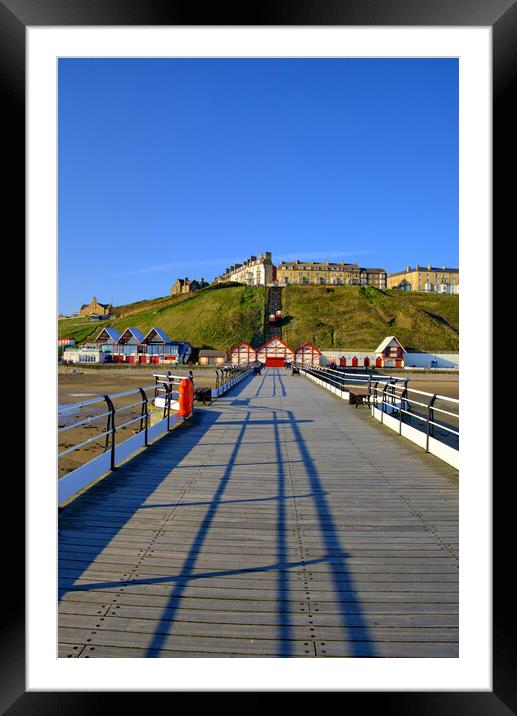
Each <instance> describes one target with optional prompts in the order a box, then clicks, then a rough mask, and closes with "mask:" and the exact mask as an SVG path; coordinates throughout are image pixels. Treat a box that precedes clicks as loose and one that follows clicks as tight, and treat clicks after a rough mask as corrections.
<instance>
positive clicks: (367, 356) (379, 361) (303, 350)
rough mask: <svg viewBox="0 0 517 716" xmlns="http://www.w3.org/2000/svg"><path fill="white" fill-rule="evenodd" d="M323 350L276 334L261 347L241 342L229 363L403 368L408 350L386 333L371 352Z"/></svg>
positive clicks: (233, 351) (277, 365) (279, 365)
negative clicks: (294, 345)
mask: <svg viewBox="0 0 517 716" xmlns="http://www.w3.org/2000/svg"><path fill="white" fill-rule="evenodd" d="M325 353H326V355H324V354H323V352H322V351H321V350H320V349H319V348H316V346H314V345H313V344H312V343H304V344H303V345H301V346H300V347H299V348H296V349H293V348H291V347H290V346H289V345H287V343H285V341H283V340H282V339H281V338H280V337H278V336H275V337H273V338H271V339H270V340H269V341H266V343H264V345H262V346H261V347H260V348H253V347H252V346H250V345H249V343H246V342H245V341H242V342H241V343H239V344H238V345H237V346H235V348H232V350H231V351H230V353H229V360H230V363H232V364H233V365H236V364H243V363H254V362H256V361H258V362H260V363H262V364H263V365H265V366H266V367H267V368H281V367H283V366H284V365H285V364H286V363H292V362H295V363H301V364H303V365H306V366H320V365H324V364H327V365H328V364H330V365H334V366H336V367H337V366H339V367H340V368H373V367H375V368H403V367H404V356H405V353H406V349H405V348H404V347H403V346H402V344H401V343H400V341H399V340H398V339H397V338H396V337H395V336H387V337H386V338H385V339H384V340H383V341H382V342H381V343H380V345H379V346H378V347H377V348H376V349H375V350H374V351H371V352H367V353H366V352H363V351H358V352H356V353H354V352H350V353H348V352H346V353H341V354H340V352H339V351H336V353H335V354H334V355H332V354H330V355H329V352H325Z"/></svg>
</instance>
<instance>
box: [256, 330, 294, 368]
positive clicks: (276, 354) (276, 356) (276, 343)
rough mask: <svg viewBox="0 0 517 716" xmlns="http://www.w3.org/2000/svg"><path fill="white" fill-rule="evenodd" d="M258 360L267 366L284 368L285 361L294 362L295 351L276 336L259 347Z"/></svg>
mask: <svg viewBox="0 0 517 716" xmlns="http://www.w3.org/2000/svg"><path fill="white" fill-rule="evenodd" d="M257 360H259V361H260V362H261V363H264V365H265V366H266V367H267V368H283V366H284V365H285V361H288V362H289V363H292V362H293V360H294V351H293V349H292V348H290V347H289V346H288V345H287V343H284V341H283V340H282V339H281V338H278V336H274V337H273V338H270V339H269V341H266V343H264V345H263V346H261V348H259V349H258V351H257Z"/></svg>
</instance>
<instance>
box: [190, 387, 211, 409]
mask: <svg viewBox="0 0 517 716" xmlns="http://www.w3.org/2000/svg"><path fill="white" fill-rule="evenodd" d="M194 400H197V401H198V402H201V403H203V405H206V404H207V403H211V402H212V390H211V388H194Z"/></svg>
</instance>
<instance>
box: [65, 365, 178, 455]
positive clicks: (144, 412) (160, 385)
mask: <svg viewBox="0 0 517 716" xmlns="http://www.w3.org/2000/svg"><path fill="white" fill-rule="evenodd" d="M154 376H155V379H156V383H155V384H154V385H147V386H145V387H139V388H133V389H131V390H125V391H121V392H119V393H111V394H107V395H104V396H102V397H99V398H93V399H92V400H86V401H82V402H80V403H72V404H70V405H66V406H62V408H61V409H60V410H59V411H58V415H60V416H62V415H66V414H67V413H69V412H70V411H75V412H78V411H80V410H81V409H83V408H85V407H91V406H93V405H96V404H99V403H103V402H104V403H105V404H106V405H107V407H108V410H107V411H105V412H102V413H99V414H98V415H91V416H88V417H87V418H81V420H78V421H75V422H73V423H71V424H70V425H65V426H63V427H61V428H58V432H59V433H61V432H65V431H66V430H71V429H73V428H78V427H81V426H82V425H86V424H91V423H94V422H96V421H98V420H101V419H102V418H107V425H106V430H104V431H103V432H100V433H99V434H97V435H94V436H93V437H91V438H88V439H87V440H83V441H82V442H80V443H77V444H76V445H72V446H70V447H69V448H66V449H65V450H63V451H62V452H60V453H58V455H57V457H58V459H59V458H61V457H64V456H65V455H68V454H70V453H71V452H73V451H74V450H78V449H80V448H82V447H84V446H85V445H89V444H91V443H93V442H95V441H96V440H99V439H101V438H103V437H105V438H106V443H105V446H104V452H107V451H108V450H110V451H111V467H112V469H114V468H115V448H116V441H115V436H116V433H117V431H119V430H122V429H124V428H127V427H128V426H130V425H133V424H134V423H136V422H140V429H139V430H138V431H137V432H144V444H145V445H146V446H147V445H148V441H147V435H148V427H149V397H148V396H147V391H151V390H154V391H155V397H156V395H157V392H158V391H160V392H163V391H165V393H166V400H165V407H164V415H163V417H164V418H167V430H169V429H170V412H171V397H172V395H173V392H172V387H173V386H174V385H177V384H179V382H180V381H181V380H185V379H186V378H188V376H185V375H182V376H173V375H171V374H167V375H162V374H154ZM135 394H139V395H140V398H141V399H140V400H139V401H136V402H132V403H130V404H129V405H121V406H119V407H117V408H116V407H115V405H114V403H113V401H114V400H116V399H117V398H123V397H127V396H129V395H135ZM139 405H140V406H141V411H140V414H139V415H138V416H136V417H135V418H132V419H131V420H127V421H126V422H124V423H122V424H120V425H116V424H115V417H116V415H120V414H121V413H123V412H124V411H127V410H129V409H131V408H136V407H137V406H139ZM110 438H111V440H110Z"/></svg>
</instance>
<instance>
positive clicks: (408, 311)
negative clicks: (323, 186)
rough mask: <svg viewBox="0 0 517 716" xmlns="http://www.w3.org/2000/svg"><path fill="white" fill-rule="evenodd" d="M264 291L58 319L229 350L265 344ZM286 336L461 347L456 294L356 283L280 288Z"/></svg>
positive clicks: (322, 341)
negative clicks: (152, 332) (153, 331)
mask: <svg viewBox="0 0 517 716" xmlns="http://www.w3.org/2000/svg"><path fill="white" fill-rule="evenodd" d="M266 291H267V289H265V288H263V287H254V288H250V287H247V286H243V285H241V284H218V285H216V286H209V287H208V288H205V289H202V290H201V291H197V292H195V293H192V294H186V295H183V296H163V297H160V298H156V299H152V300H145V301H138V302H137V303H132V304H127V305H125V306H118V307H116V308H114V315H113V318H112V319H111V320H110V321H108V322H104V321H103V322H100V321H95V322H93V321H89V320H88V319H87V318H75V319H61V320H59V321H58V327H59V331H58V335H59V337H60V338H62V337H65V336H66V337H70V338H75V339H76V341H77V342H78V343H81V342H83V341H91V340H93V339H94V338H95V336H96V335H97V334H98V333H99V331H100V330H101V328H102V327H103V326H105V325H114V326H115V327H116V328H118V329H119V330H120V331H122V330H124V329H125V328H127V327H128V326H135V327H136V328H139V329H140V330H141V331H142V332H143V333H146V332H147V331H148V330H149V329H150V328H152V327H153V326H158V327H159V328H162V329H163V330H164V331H165V332H166V333H167V334H168V335H169V336H170V337H171V338H173V339H175V340H187V341H190V343H191V344H192V345H193V346H194V347H196V348H216V349H221V350H228V349H229V348H231V347H232V346H234V345H236V344H237V343H239V342H240V341H248V342H249V343H252V345H255V346H258V345H260V344H261V343H262V342H263V335H264V305H265V298H266ZM282 302H283V312H284V317H285V318H284V323H283V338H284V340H285V341H286V342H287V343H288V344H289V345H291V346H293V347H297V346H299V345H301V344H302V343H304V342H305V341H310V342H311V343H314V345H316V346H318V347H319V348H323V349H325V348H356V349H357V348H367V349H370V350H373V349H374V348H376V347H377V346H378V344H379V343H380V342H381V340H382V339H383V338H384V337H385V336H388V335H395V336H397V338H398V339H399V340H400V342H401V343H402V345H403V346H404V347H405V348H406V349H413V350H423V351H432V350H434V351H444V352H447V351H457V350H458V343H459V341H458V305H459V301H458V296H449V295H444V294H436V295H435V294H426V293H403V292H400V291H379V290H377V289H375V288H372V287H365V288H359V287H356V286H350V287H347V286H335V287H330V286H328V287H327V286H306V287H298V286H288V287H287V288H285V289H284V290H283V292H282Z"/></svg>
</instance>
